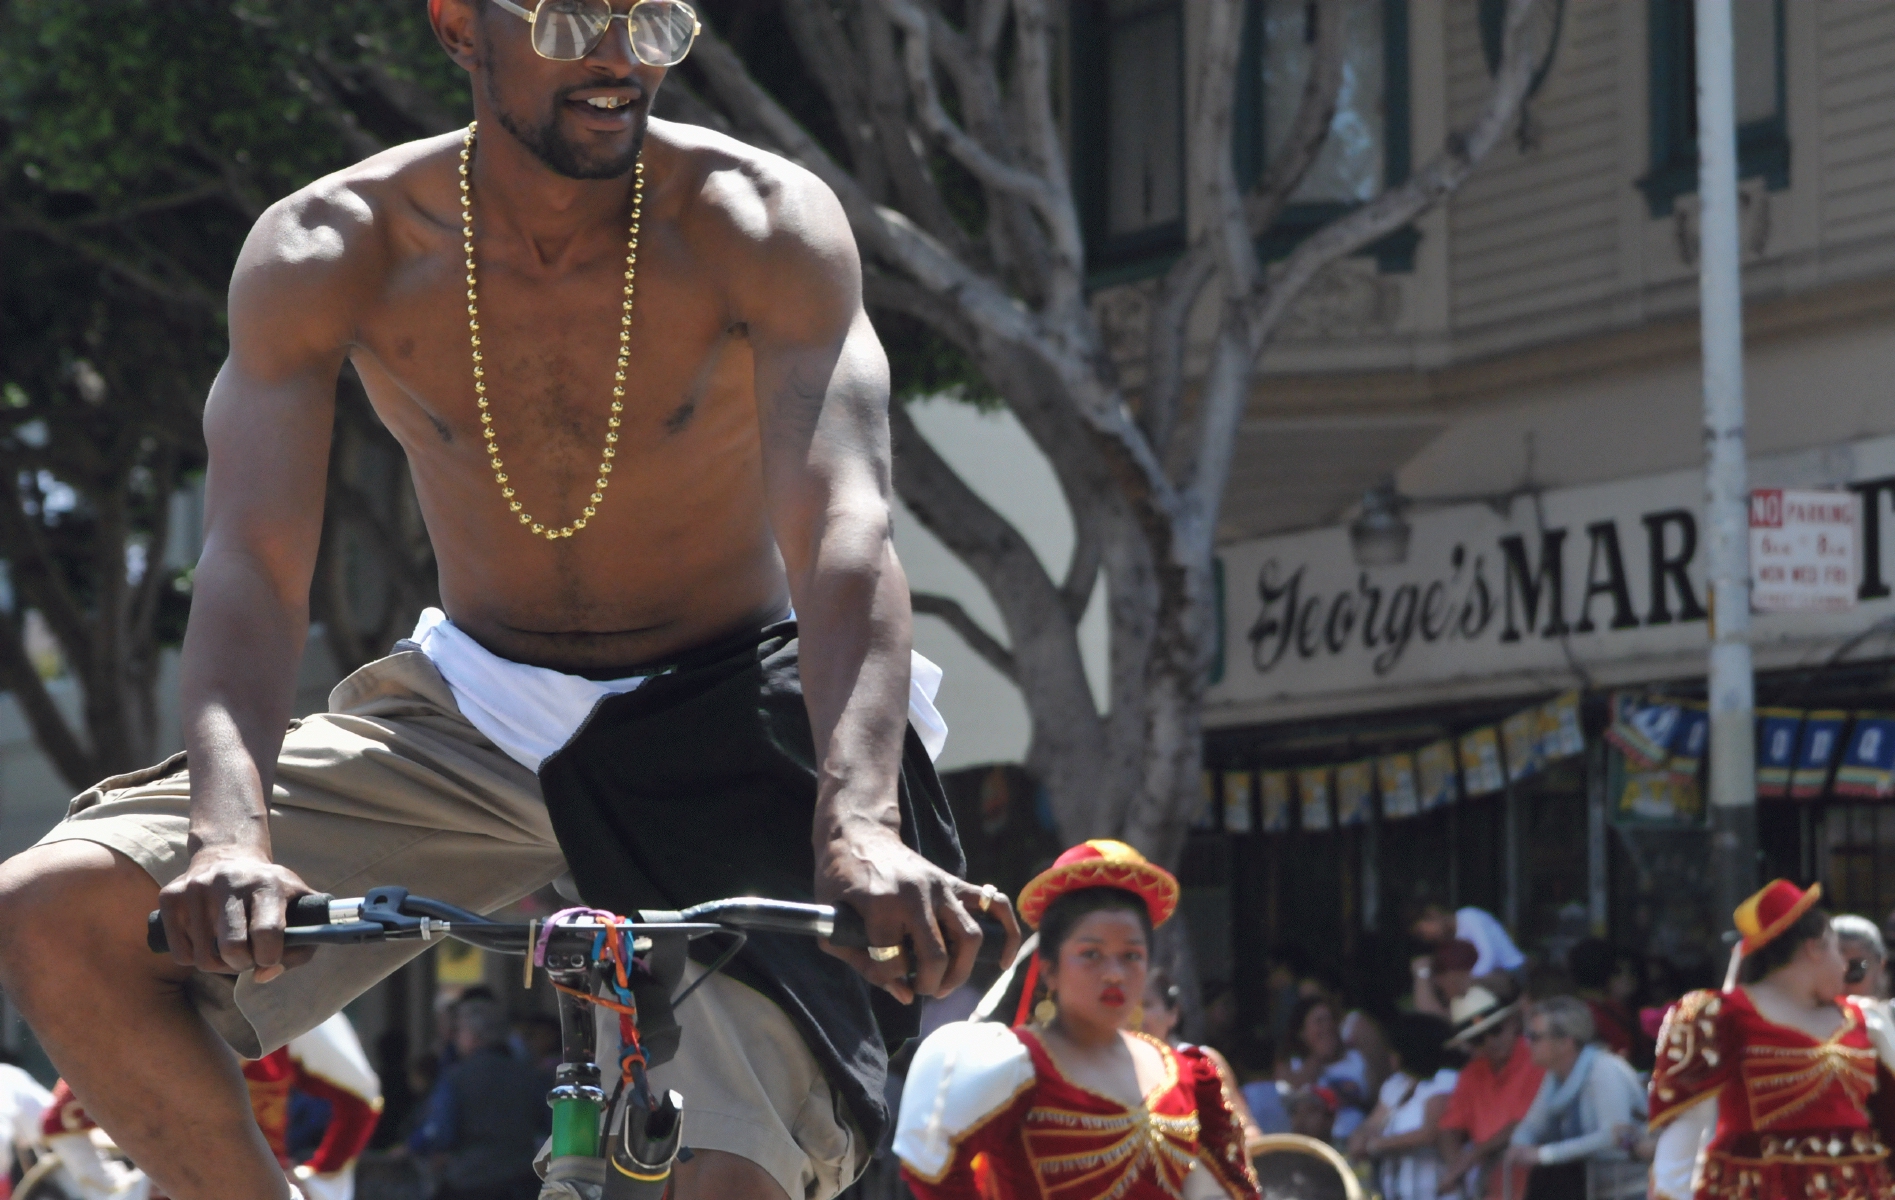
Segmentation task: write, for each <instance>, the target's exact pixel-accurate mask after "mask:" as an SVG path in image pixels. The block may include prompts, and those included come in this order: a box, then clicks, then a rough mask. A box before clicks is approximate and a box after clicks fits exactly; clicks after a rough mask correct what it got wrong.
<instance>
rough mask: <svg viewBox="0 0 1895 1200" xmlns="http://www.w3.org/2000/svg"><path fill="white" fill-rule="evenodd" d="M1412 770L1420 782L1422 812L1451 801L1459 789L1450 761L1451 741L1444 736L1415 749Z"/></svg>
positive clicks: (1457, 771)
mask: <svg viewBox="0 0 1895 1200" xmlns="http://www.w3.org/2000/svg"><path fill="white" fill-rule="evenodd" d="M1415 774H1416V775H1417V776H1418V777H1419V779H1420V783H1421V811H1422V812H1433V811H1434V810H1435V809H1437V808H1446V807H1447V806H1448V805H1450V804H1452V803H1454V801H1455V800H1456V799H1457V798H1458V796H1459V793H1460V790H1461V776H1460V772H1459V770H1458V768H1457V767H1456V765H1455V762H1454V743H1453V742H1452V741H1449V740H1447V739H1445V738H1444V739H1442V740H1441V741H1438V742H1430V743H1428V744H1427V745H1426V746H1423V747H1422V748H1421V749H1420V750H1417V751H1416V752H1415Z"/></svg>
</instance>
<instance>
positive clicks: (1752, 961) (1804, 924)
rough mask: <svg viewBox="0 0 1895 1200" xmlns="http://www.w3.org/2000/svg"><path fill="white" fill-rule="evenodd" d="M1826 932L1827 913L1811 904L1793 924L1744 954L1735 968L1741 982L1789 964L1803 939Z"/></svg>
mask: <svg viewBox="0 0 1895 1200" xmlns="http://www.w3.org/2000/svg"><path fill="white" fill-rule="evenodd" d="M1828 932H1829V914H1828V913H1826V912H1824V911H1823V910H1822V909H1820V908H1812V909H1810V910H1809V911H1808V912H1806V913H1804V914H1803V915H1802V916H1800V917H1798V918H1797V919H1796V924H1794V925H1792V926H1790V927H1789V928H1788V929H1786V930H1784V931H1783V932H1782V933H1779V934H1777V935H1776V936H1775V937H1773V938H1771V939H1770V940H1769V941H1767V942H1765V943H1764V944H1763V945H1762V946H1760V947H1758V949H1757V951H1756V952H1755V953H1754V954H1746V955H1744V965H1743V966H1742V967H1741V968H1739V970H1738V978H1739V979H1740V980H1742V981H1743V982H1744V983H1758V982H1761V981H1762V980H1764V979H1765V978H1767V977H1768V976H1770V975H1772V974H1774V973H1775V972H1776V971H1778V970H1780V969H1782V968H1783V967H1787V966H1789V965H1790V960H1791V959H1794V958H1795V957H1796V952H1797V951H1798V950H1801V949H1802V948H1803V943H1804V942H1807V941H1812V940H1814V939H1816V938H1819V937H1822V936H1823V935H1824V934H1825V933H1828Z"/></svg>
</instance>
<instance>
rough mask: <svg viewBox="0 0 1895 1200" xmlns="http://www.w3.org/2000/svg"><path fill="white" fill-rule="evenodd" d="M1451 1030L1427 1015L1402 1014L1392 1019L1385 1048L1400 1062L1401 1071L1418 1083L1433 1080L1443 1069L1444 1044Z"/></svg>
mask: <svg viewBox="0 0 1895 1200" xmlns="http://www.w3.org/2000/svg"><path fill="white" fill-rule="evenodd" d="M1453 1036H1454V1026H1452V1025H1450V1024H1448V1023H1447V1022H1446V1021H1443V1020H1442V1019H1441V1018H1440V1017H1436V1016H1430V1015H1429V1014H1427V1013H1418V1012H1405V1013H1398V1014H1396V1016H1395V1023H1394V1025H1393V1026H1391V1027H1390V1028H1389V1031H1388V1044H1389V1048H1390V1049H1391V1050H1393V1051H1394V1052H1395V1053H1396V1054H1397V1055H1399V1056H1400V1057H1401V1060H1402V1070H1404V1071H1406V1072H1407V1073H1408V1074H1409V1075H1411V1076H1413V1077H1414V1078H1416V1079H1419V1080H1423V1081H1426V1080H1429V1079H1433V1078H1434V1076H1435V1073H1436V1072H1438V1071H1440V1070H1441V1068H1442V1067H1445V1066H1447V1065H1448V1064H1447V1049H1446V1047H1447V1040H1448V1039H1449V1038H1450V1037H1453Z"/></svg>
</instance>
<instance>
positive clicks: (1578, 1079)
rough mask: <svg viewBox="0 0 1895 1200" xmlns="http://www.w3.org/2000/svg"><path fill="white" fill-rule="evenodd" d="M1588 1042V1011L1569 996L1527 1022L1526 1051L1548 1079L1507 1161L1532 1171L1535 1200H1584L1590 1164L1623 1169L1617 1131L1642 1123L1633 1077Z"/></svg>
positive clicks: (1545, 1005)
mask: <svg viewBox="0 0 1895 1200" xmlns="http://www.w3.org/2000/svg"><path fill="white" fill-rule="evenodd" d="M1593 1034H1594V1029H1593V1023H1592V1010H1591V1009H1589V1008H1587V1007H1586V1003H1585V1001H1583V1000H1579V999H1577V998H1575V997H1572V996H1553V997H1551V998H1549V999H1546V1000H1542V1001H1540V1002H1539V1003H1537V1004H1535V1005H1534V1006H1533V1008H1532V1010H1531V1011H1530V1012H1529V1014H1528V1016H1527V1034H1526V1037H1527V1043H1528V1045H1529V1046H1530V1047H1531V1048H1532V1052H1533V1061H1534V1062H1535V1063H1537V1064H1538V1065H1539V1066H1540V1067H1542V1068H1544V1069H1545V1071H1546V1077H1545V1079H1544V1080H1542V1081H1541V1083H1540V1091H1539V1094H1538V1095H1536V1096H1535V1097H1534V1098H1533V1106H1532V1107H1531V1108H1529V1109H1527V1115H1526V1116H1525V1117H1523V1118H1522V1119H1521V1121H1520V1124H1519V1125H1517V1126H1515V1127H1514V1131H1513V1144H1512V1145H1511V1146H1510V1147H1509V1148H1508V1150H1507V1159H1508V1161H1509V1162H1512V1163H1515V1164H1517V1165H1519V1166H1524V1167H1533V1168H1537V1169H1536V1170H1535V1172H1534V1175H1533V1180H1532V1182H1531V1183H1530V1184H1529V1187H1530V1189H1531V1190H1532V1194H1533V1195H1535V1196H1538V1195H1541V1194H1543V1193H1544V1194H1547V1195H1565V1194H1567V1193H1568V1191H1569V1190H1570V1191H1571V1194H1573V1195H1576V1196H1583V1195H1585V1187H1586V1183H1585V1179H1586V1177H1585V1163H1586V1162H1587V1160H1593V1161H1601V1162H1623V1161H1624V1160H1625V1159H1626V1157H1627V1154H1626V1151H1625V1149H1624V1147H1623V1146H1621V1145H1620V1144H1619V1130H1620V1129H1621V1128H1625V1127H1630V1126H1640V1125H1643V1124H1644V1122H1645V1117H1646V1112H1647V1110H1646V1101H1645V1087H1644V1085H1643V1084H1641V1083H1640V1082H1639V1079H1638V1074H1637V1072H1635V1071H1633V1070H1632V1068H1631V1065H1630V1064H1629V1063H1627V1062H1626V1061H1625V1060H1624V1059H1622V1058H1620V1057H1619V1056H1618V1055H1616V1054H1613V1053H1612V1052H1611V1051H1609V1050H1607V1049H1606V1048H1605V1047H1604V1046H1601V1045H1599V1044H1598V1043H1596V1042H1595V1041H1594V1040H1593ZM1550 1168H1564V1169H1563V1170H1550ZM1562 1177H1563V1178H1562Z"/></svg>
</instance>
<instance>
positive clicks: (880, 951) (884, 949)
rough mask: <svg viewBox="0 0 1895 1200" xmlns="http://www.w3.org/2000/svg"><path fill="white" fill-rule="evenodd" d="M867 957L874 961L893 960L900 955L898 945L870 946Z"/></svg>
mask: <svg viewBox="0 0 1895 1200" xmlns="http://www.w3.org/2000/svg"><path fill="white" fill-rule="evenodd" d="M869 957H870V958H872V959H874V960H875V961H876V962H894V961H895V960H896V959H898V958H900V957H901V947H900V946H870V947H869Z"/></svg>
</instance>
